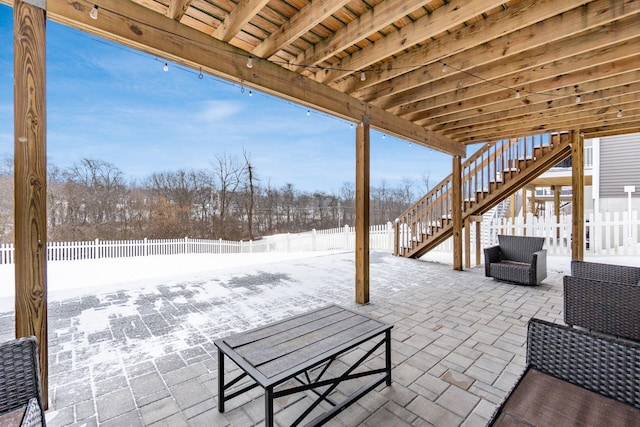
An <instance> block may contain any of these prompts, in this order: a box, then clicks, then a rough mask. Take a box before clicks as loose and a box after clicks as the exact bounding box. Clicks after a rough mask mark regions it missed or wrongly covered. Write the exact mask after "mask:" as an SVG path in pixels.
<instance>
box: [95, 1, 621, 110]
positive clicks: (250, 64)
mask: <svg viewBox="0 0 640 427" xmlns="http://www.w3.org/2000/svg"><path fill="white" fill-rule="evenodd" d="M98 9H99V7H98V5H93V7H92V8H91V10H90V11H89V16H90V17H91V18H92V19H97V18H98ZM158 29H159V28H158ZM171 34H173V33H171ZM173 35H176V36H177V34H173ZM221 50H225V49H221ZM225 51H226V50H225ZM234 53H236V52H234ZM236 54H237V55H239V56H245V54H243V53H236ZM270 62H273V63H280V62H281V63H285V64H287V65H289V66H299V67H304V68H306V69H314V70H318V71H323V70H326V71H329V70H333V71H342V72H355V71H357V70H348V69H343V68H338V67H321V66H317V65H306V64H295V63H291V62H289V61H287V62H284V61H277V60H274V61H270ZM437 62H439V63H441V64H442V72H443V73H447V72H448V71H449V68H453V69H454V70H456V71H457V72H460V73H464V74H466V75H468V76H471V77H474V78H476V79H478V80H481V81H483V82H485V83H488V84H492V85H494V86H500V87H503V88H505V89H510V90H514V89H513V88H511V87H509V86H505V85H502V84H500V83H496V82H494V81H491V80H487V79H485V78H483V77H481V76H479V75H475V74H473V73H470V72H468V71H465V70H462V69H458V68H456V67H451V65H448V64H446V63H445V62H443V61H437ZM427 65H429V64H416V65H410V66H409V65H408V66H406V67H395V68H394V67H391V68H390V67H385V70H395V69H405V68H407V69H409V68H411V69H414V68H416V66H427ZM247 68H253V57H252V56H248V57H247ZM168 69H169V66H168V64H167V63H165V66H164V67H163V70H164V71H168ZM194 74H195V73H194ZM203 77H204V76H203V75H202V71H200V73H199V74H198V78H200V79H201V78H203ZM360 79H361V81H364V80H366V75H365V72H364V71H363V70H360ZM242 92H243V93H244V88H242ZM515 92H516V95H515V97H516V98H520V97H521V94H520V91H519V90H515ZM527 93H529V94H532V95H539V96H547V97H562V95H559V94H552V93H544V92H532V91H527ZM596 93H597V91H596ZM598 95H599V96H600V98H601V99H602V100H604V101H605V102H607V103H608V104H609V105H611V106H612V107H614V108H615V106H614V105H613V104H612V103H611V102H610V101H609V100H608V99H606V98H604V97H603V96H602V95H601V94H599V93H598ZM581 102H582V99H581V96H580V95H579V94H578V95H577V97H576V104H580V103H581ZM309 114H310V113H308V115H309ZM622 115H623V112H622V109H619V108H618V113H617V117H622Z"/></svg>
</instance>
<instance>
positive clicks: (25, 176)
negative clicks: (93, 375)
mask: <svg viewBox="0 0 640 427" xmlns="http://www.w3.org/2000/svg"><path fill="white" fill-rule="evenodd" d="M13 37H14V39H13V40H14V44H13V47H14V171H15V172H14V202H15V203H14V217H15V289H16V292H15V294H16V297H15V299H16V301H15V308H16V311H15V319H16V320H15V322H16V337H18V338H19V337H24V336H30V335H34V336H35V337H36V338H37V339H38V349H39V352H40V379H41V382H42V402H43V404H44V406H45V409H46V408H47V407H48V362H47V359H48V350H47V209H46V201H47V150H46V136H47V132H46V130H47V125H46V97H45V96H46V85H45V83H46V69H45V62H46V61H45V60H46V49H45V47H46V11H45V10H44V9H41V8H39V7H37V6H33V5H31V4H27V3H25V2H23V1H21V0H15V2H14V4H13Z"/></svg>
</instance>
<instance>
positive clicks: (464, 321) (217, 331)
mask: <svg viewBox="0 0 640 427" xmlns="http://www.w3.org/2000/svg"><path fill="white" fill-rule="evenodd" d="M354 275H355V267H354V256H353V254H352V253H341V254H334V255H326V256H322V257H316V258H307V259H300V260H291V261H284V262H282V261H281V262H278V263H271V264H261V265H257V266H252V267H250V268H246V267H245V268H242V269H235V270H234V269H228V270H222V271H219V272H216V273H215V274H211V275H209V276H206V275H203V276H202V277H199V278H195V279H193V278H192V279H190V280H187V281H184V282H177V283H176V282H166V283H159V284H158V286H156V287H153V288H149V287H146V288H144V289H129V290H126V289H123V290H121V291H106V292H105V293H102V294H101V293H98V294H95V293H94V294H92V295H82V296H78V297H76V298H73V299H64V300H59V301H51V302H50V306H49V317H50V320H49V322H50V323H49V336H50V347H49V351H50V353H49V359H50V362H49V365H50V366H49V372H50V409H49V411H48V412H47V423H48V425H49V426H51V427H57V426H67V425H73V426H80V425H82V426H93V425H100V426H141V425H145V426H172V427H173V426H183V425H184V426H241V427H244V426H253V425H262V423H263V420H264V400H263V395H262V393H261V391H260V390H258V389H254V390H252V391H251V392H250V393H248V394H247V396H243V397H240V398H238V399H237V400H236V401H235V402H234V401H231V402H229V403H228V406H227V411H226V412H225V413H224V414H220V413H218V410H217V407H216V404H217V401H216V396H217V364H216V357H217V353H216V349H215V347H214V346H213V344H212V342H213V341H214V340H215V339H217V338H219V337H222V336H225V335H227V334H229V333H232V332H237V331H241V330H245V329H249V328H252V327H255V326H259V325H262V324H265V323H268V322H271V321H274V320H278V319H280V318H282V317H284V316H287V315H289V314H298V313H301V312H304V311H306V310H309V309H311V308H316V307H320V306H322V305H324V304H327V303H337V304H340V305H344V306H347V307H350V308H354V309H356V310H360V311H362V312H364V313H367V314H369V315H371V316H373V317H376V318H379V319H382V320H385V321H387V322H390V323H393V324H394V329H393V330H392V338H393V343H392V363H393V384H392V385H391V386H390V387H383V386H380V387H378V388H377V389H376V390H374V391H372V392H371V393H369V394H367V395H366V396H365V397H363V398H362V399H360V400H359V401H358V402H357V403H355V404H354V405H352V406H350V407H349V408H348V409H346V410H345V411H344V412H342V413H340V414H339V415H338V416H337V417H336V418H334V419H333V420H332V421H331V422H330V423H329V424H328V425H332V426H359V425H363V426H371V427H374V426H376V427H378V426H431V425H433V426H458V425H464V426H483V425H485V424H486V422H487V420H488V419H489V417H490V416H491V414H492V413H493V411H494V409H495V407H496V405H497V404H499V403H500V401H501V400H502V399H503V398H504V396H505V395H506V394H507V393H508V391H509V390H510V389H511V387H512V386H513V385H514V384H515V381H516V380H517V378H518V376H519V374H520V373H521V371H522V370H523V368H524V364H525V332H526V324H527V321H528V320H529V319H530V318H531V317H538V318H543V319H547V320H551V321H561V319H562V280H561V279H562V275H561V274H560V273H557V272H553V271H549V277H548V278H547V279H546V280H545V281H544V282H543V284H542V285H541V286H538V287H526V286H517V285H511V284H505V283H499V282H496V281H494V280H492V279H490V278H486V277H484V270H483V269H482V268H481V267H475V268H472V269H469V270H465V271H463V272H457V271H453V270H452V269H451V267H450V266H449V265H444V264H439V263H433V262H424V261H416V260H408V259H404V258H398V257H393V256H391V255H389V254H386V253H372V254H371V303H370V304H369V305H366V306H358V305H356V304H355V303H354V302H353V300H354ZM213 288H215V289H217V291H216V292H213V291H212V289H213ZM221 290H222V291H221ZM12 322H13V313H0V339H8V338H11V336H12V333H13V323H12ZM362 351H363V349H356V350H354V351H353V352H352V353H350V354H349V355H347V356H346V357H348V358H357V357H358V355H359V354H361V353H362ZM376 362H377V361H376V360H374V361H373V362H371V363H376ZM227 366H228V367H231V363H227ZM337 367H339V366H337ZM344 392H348V390H341V391H340V393H344ZM310 401H311V398H310V397H309V396H306V395H304V394H302V395H300V396H299V397H289V398H287V399H279V400H277V401H276V405H275V406H276V411H277V412H276V416H275V418H276V422H277V423H278V425H283V426H284V425H289V423H291V422H292V421H293V420H294V419H295V418H296V417H297V414H299V412H301V411H302V409H301V408H303V407H304V405H305V404H307V403H308V402H310ZM323 405H324V404H323Z"/></svg>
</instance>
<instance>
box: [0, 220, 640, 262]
mask: <svg viewBox="0 0 640 427" xmlns="http://www.w3.org/2000/svg"><path fill="white" fill-rule="evenodd" d="M584 230H585V253H588V254H593V255H638V254H639V253H640V241H639V240H638V238H639V234H640V221H639V220H638V213H637V211H633V212H632V213H631V219H629V214H628V212H613V213H605V214H601V215H589V216H588V218H587V219H586V220H585V224H584ZM464 234H465V233H463V236H464ZM498 234H513V235H518V236H523V235H526V236H540V237H544V238H545V248H546V249H547V253H548V254H549V255H567V256H568V255H570V253H571V216H570V215H566V216H561V217H560V218H559V219H556V217H555V216H547V217H540V218H537V217H534V216H533V215H532V214H528V215H527V219H526V221H525V220H523V219H522V217H517V218H516V219H515V221H512V220H511V219H510V218H502V219H501V220H500V221H499V222H497V223H495V224H486V223H483V224H482V225H481V236H480V247H481V248H485V247H487V246H491V245H495V244H497V242H498ZM393 239H394V234H393V226H392V224H391V223H390V222H389V223H387V224H383V225H374V226H371V227H370V232H369V248H370V249H376V250H388V251H393ZM475 241H476V236H475V227H473V228H472V230H471V239H470V246H471V250H472V254H473V253H474V251H475ZM354 249H355V227H350V226H348V225H345V226H344V227H340V228H332V229H328V230H312V231H308V232H305V233H295V234H293V233H290V234H289V233H288V234H281V235H278V236H270V237H267V238H264V239H261V240H256V241H229V240H222V239H219V240H205V239H190V238H188V237H185V238H184V239H143V240H111V241H107V240H98V239H96V240H93V241H83V242H48V244H47V259H48V260H49V261H64V260H81V259H100V258H126V257H138V256H151V255H176V254H230V253H258V252H307V251H330V250H354ZM433 250H434V251H443V252H452V251H453V241H452V239H451V238H449V239H447V240H446V241H444V242H443V243H441V244H440V245H439V246H438V247H436V248H435V249H433ZM13 262H14V248H13V244H0V264H12V263H13Z"/></svg>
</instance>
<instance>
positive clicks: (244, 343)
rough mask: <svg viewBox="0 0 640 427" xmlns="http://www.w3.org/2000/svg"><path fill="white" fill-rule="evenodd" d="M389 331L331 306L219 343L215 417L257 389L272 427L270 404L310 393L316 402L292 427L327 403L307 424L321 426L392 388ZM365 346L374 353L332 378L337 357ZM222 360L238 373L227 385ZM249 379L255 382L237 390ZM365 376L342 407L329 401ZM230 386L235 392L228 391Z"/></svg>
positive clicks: (373, 321)
mask: <svg viewBox="0 0 640 427" xmlns="http://www.w3.org/2000/svg"><path fill="white" fill-rule="evenodd" d="M392 327H393V326H392V325H390V324H388V323H385V322H382V321H379V320H375V319H372V318H370V317H368V316H366V315H363V314H360V313H358V312H355V311H352V310H348V309H346V308H343V307H340V306H337V305H330V306H328V307H323V308H321V309H318V310H314V311H311V312H309V313H305V314H302V315H299V316H295V317H290V318H288V319H285V320H282V321H280V322H276V323H273V324H270V325H267V326H263V327H260V328H257V329H253V330H250V331H247V332H243V333H240V334H237V335H232V336H229V337H226V338H223V339H220V340H217V341H215V345H216V346H217V347H218V411H220V412H224V405H225V402H226V401H228V400H230V399H232V398H234V397H237V396H240V395H242V394H244V393H245V392H247V391H249V390H251V389H253V388H254V387H257V386H260V387H262V388H263V389H264V390H265V424H266V426H268V427H270V426H273V400H274V399H276V398H278V397H282V396H288V395H291V394H295V393H301V392H305V391H311V392H313V393H315V395H316V396H317V398H316V399H315V400H314V401H313V403H312V404H311V405H310V406H309V407H308V408H307V409H306V410H305V411H304V412H303V413H302V414H301V415H300V416H299V417H298V419H296V420H295V422H294V423H293V424H292V425H294V426H295V425H298V424H300V423H301V422H302V421H303V420H304V419H305V418H307V416H308V415H309V414H310V413H311V412H312V411H313V410H314V409H315V408H316V407H317V406H318V405H319V404H320V403H321V402H322V401H326V402H328V403H329V404H330V405H331V406H332V408H331V409H329V410H328V411H326V412H325V413H323V414H322V415H320V416H318V417H316V418H315V419H313V420H311V421H310V422H309V423H308V424H307V425H312V426H316V425H322V424H324V423H325V422H326V421H328V420H329V419H331V418H332V417H334V416H335V415H337V414H338V413H339V412H340V411H342V410H343V409H345V408H346V407H347V406H349V405H351V404H352V403H354V402H355V401H356V400H358V399H359V398H360V397H362V396H364V395H365V394H366V393H368V392H369V391H371V390H373V389H374V388H375V387H377V386H378V385H380V384H382V383H383V382H386V384H387V385H391V328H392ZM369 340H373V343H372V344H373V345H372V347H371V348H370V349H369V350H367V351H366V352H365V353H364V354H363V355H362V356H361V357H359V358H358V360H355V361H350V362H349V363H348V364H347V365H348V368H347V369H346V370H344V372H341V373H340V374H337V375H335V372H334V374H330V372H332V371H334V370H333V369H329V368H330V366H331V364H332V363H333V362H334V361H335V360H336V359H337V358H338V357H340V356H341V355H343V354H344V353H346V352H348V351H349V350H352V349H353V348H355V347H357V346H359V345H361V344H363V343H365V342H367V341H369ZM383 344H384V346H385V348H384V353H385V357H384V360H385V363H384V367H381V368H379V369H367V368H366V367H365V366H364V362H367V361H368V360H369V361H370V360H372V359H373V358H374V357H375V356H374V352H375V351H376V350H377V349H378V348H380V347H381V346H382V345H383ZM225 356H226V357H228V358H229V359H231V360H232V361H233V362H234V363H235V364H236V365H238V366H239V367H240V369H241V370H242V373H241V374H240V375H239V376H238V377H236V378H234V379H233V380H231V381H229V382H227V383H225V375H224V374H225V371H224V359H225ZM342 362H343V363H344V362H345V361H344V360H343V361H342ZM358 368H361V369H358ZM247 376H248V377H250V378H251V379H252V380H253V381H249V383H248V385H247V384H245V385H243V386H237V384H239V382H240V381H241V380H243V379H244V378H246V377H247ZM369 376H371V377H373V380H372V381H371V382H369V383H368V384H366V385H364V386H363V387H361V388H359V389H358V390H356V391H355V392H352V393H351V394H350V395H349V396H347V397H346V398H345V399H344V400H343V401H341V402H334V401H333V400H332V399H331V398H330V396H329V395H330V394H331V392H333V391H334V390H335V389H336V387H338V385H339V384H340V383H342V382H344V381H350V380H355V379H358V378H363V377H369ZM292 379H293V380H296V381H297V382H299V383H300V385H299V386H294V385H291V384H290V383H289V381H290V380H292ZM286 383H288V385H287V384H286ZM234 386H236V389H232V388H233V387H234ZM276 388H277V390H276Z"/></svg>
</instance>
